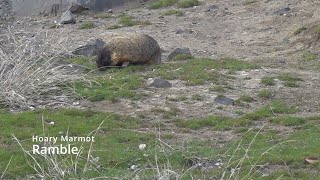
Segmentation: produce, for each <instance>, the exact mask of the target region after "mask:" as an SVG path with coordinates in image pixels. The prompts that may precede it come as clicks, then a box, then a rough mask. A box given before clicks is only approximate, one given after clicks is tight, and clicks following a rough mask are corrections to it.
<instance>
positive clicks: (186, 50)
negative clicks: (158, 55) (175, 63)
mask: <svg viewBox="0 0 320 180" xmlns="http://www.w3.org/2000/svg"><path fill="white" fill-rule="evenodd" d="M180 54H188V55H191V52H190V50H189V48H177V49H175V50H174V51H173V52H172V53H171V54H169V56H168V59H169V60H173V59H174V58H175V57H176V56H177V55H180Z"/></svg>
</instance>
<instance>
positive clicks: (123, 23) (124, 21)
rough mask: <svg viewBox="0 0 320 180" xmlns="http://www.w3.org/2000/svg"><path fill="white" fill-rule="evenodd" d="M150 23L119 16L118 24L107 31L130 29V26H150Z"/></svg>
mask: <svg viewBox="0 0 320 180" xmlns="http://www.w3.org/2000/svg"><path fill="white" fill-rule="evenodd" d="M150 24H151V23H150V22H149V21H138V20H135V19H134V17H132V16H129V15H126V14H121V15H120V16H119V20H118V24H115V25H111V26H110V27H109V28H108V29H118V28H121V27H130V26H138V25H141V26H147V25H150Z"/></svg>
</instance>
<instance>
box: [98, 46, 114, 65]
mask: <svg viewBox="0 0 320 180" xmlns="http://www.w3.org/2000/svg"><path fill="white" fill-rule="evenodd" d="M96 63H97V68H99V70H105V68H103V67H106V66H110V64H111V54H110V51H109V50H108V48H106V47H105V48H102V49H101V50H100V51H99V53H98V55H97V60H96Z"/></svg>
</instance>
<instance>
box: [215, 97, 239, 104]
mask: <svg viewBox="0 0 320 180" xmlns="http://www.w3.org/2000/svg"><path fill="white" fill-rule="evenodd" d="M214 102H216V103H218V104H223V105H233V104H234V100H233V99H231V98H228V97H225V96H217V97H216V98H214Z"/></svg>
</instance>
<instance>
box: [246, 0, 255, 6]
mask: <svg viewBox="0 0 320 180" xmlns="http://www.w3.org/2000/svg"><path fill="white" fill-rule="evenodd" d="M256 2H257V0H245V1H244V3H243V4H244V5H249V4H253V3H256Z"/></svg>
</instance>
